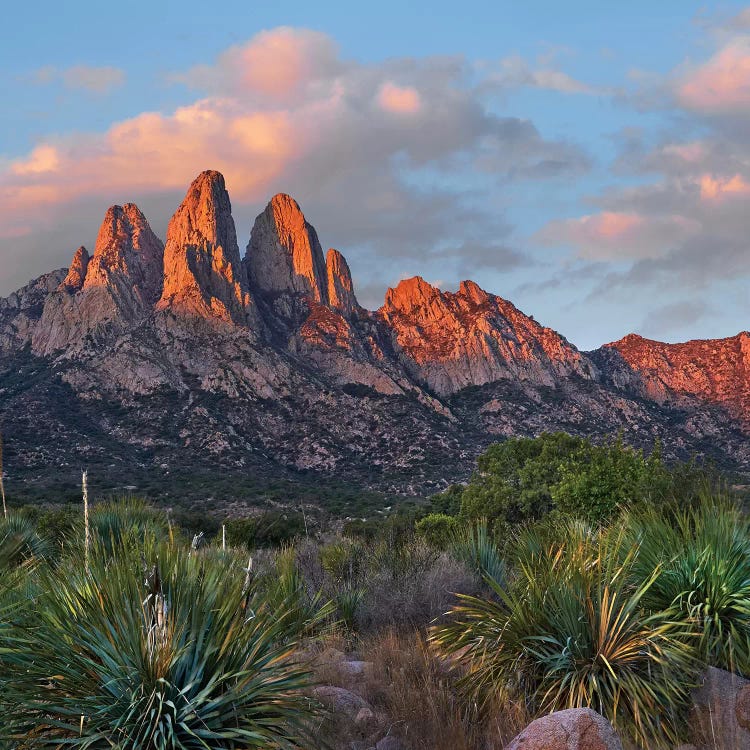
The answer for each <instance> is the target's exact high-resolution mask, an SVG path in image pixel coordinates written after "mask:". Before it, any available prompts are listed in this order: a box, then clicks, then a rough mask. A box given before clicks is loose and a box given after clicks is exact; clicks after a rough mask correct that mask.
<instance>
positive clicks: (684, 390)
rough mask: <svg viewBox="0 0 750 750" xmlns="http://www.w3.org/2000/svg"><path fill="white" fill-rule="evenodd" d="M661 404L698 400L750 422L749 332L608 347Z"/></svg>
mask: <svg viewBox="0 0 750 750" xmlns="http://www.w3.org/2000/svg"><path fill="white" fill-rule="evenodd" d="M603 349H609V350H613V351H616V352H617V353H618V354H619V356H620V357H622V360H623V361H624V362H625V363H626V364H627V366H628V367H629V368H630V369H631V370H632V371H634V372H635V373H636V374H637V375H638V376H639V377H640V378H641V381H642V388H643V390H644V392H645V395H647V396H648V397H649V398H652V399H655V400H657V401H660V402H662V403H663V402H665V401H669V400H672V401H674V400H679V399H680V398H684V397H690V398H698V399H700V400H702V401H708V402H711V403H715V404H719V405H721V406H723V407H724V408H726V409H727V411H728V412H729V413H730V414H731V415H732V416H734V417H738V418H740V419H742V420H744V421H748V420H750V333H748V332H747V331H742V332H741V333H738V334H737V335H736V336H731V337H729V338H725V339H705V340H700V339H697V340H693V341H686V342H684V343H679V344H665V343H662V342H660V341H652V340H651V339H646V338H643V337H642V336H638V335H636V334H630V335H629V336H625V338H623V339H620V340H619V341H615V342H613V343H611V344H607V345H606V346H605V347H603Z"/></svg>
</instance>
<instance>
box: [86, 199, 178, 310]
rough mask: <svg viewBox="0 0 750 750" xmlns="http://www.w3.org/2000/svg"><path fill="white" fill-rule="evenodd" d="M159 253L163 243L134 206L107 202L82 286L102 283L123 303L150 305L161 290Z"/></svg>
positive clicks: (161, 250)
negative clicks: (109, 204)
mask: <svg viewBox="0 0 750 750" xmlns="http://www.w3.org/2000/svg"><path fill="white" fill-rule="evenodd" d="M163 256H164V245H163V243H162V241H161V240H160V239H159V238H158V237H157V236H156V235H155V234H154V233H153V231H151V227H150V226H149V224H148V221H146V217H145V216H144V215H143V213H142V211H141V210H140V209H139V208H138V206H136V205H135V204H134V203H126V204H125V205H124V206H111V207H110V208H109V209H108V210H107V213H106V215H105V216H104V221H103V222H102V225H101V227H100V229H99V235H98V236H97V239H96V246H95V248H94V254H93V255H92V256H91V260H90V261H89V262H88V265H87V268H86V273H85V281H84V284H83V289H84V290H88V289H94V288H97V287H105V288H107V289H108V290H109V291H110V292H112V294H113V296H114V298H115V299H116V300H117V301H118V302H122V303H123V304H125V305H126V306H127V307H150V306H152V305H153V304H154V302H156V300H157V299H158V298H159V295H160V293H161V276H162V272H161V270H162V261H163ZM74 262H75V259H74Z"/></svg>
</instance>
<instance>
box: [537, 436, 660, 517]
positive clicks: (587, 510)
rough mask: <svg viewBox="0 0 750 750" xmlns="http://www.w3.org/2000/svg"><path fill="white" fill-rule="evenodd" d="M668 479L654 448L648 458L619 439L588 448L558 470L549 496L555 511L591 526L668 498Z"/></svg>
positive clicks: (576, 454)
mask: <svg viewBox="0 0 750 750" xmlns="http://www.w3.org/2000/svg"><path fill="white" fill-rule="evenodd" d="M670 486H671V476H670V474H669V472H668V471H667V469H666V468H665V467H664V465H663V464H662V462H661V456H660V452H659V450H658V446H657V448H656V449H655V450H654V451H653V452H652V454H651V455H650V456H649V457H645V456H644V455H643V452H642V451H639V450H635V449H634V448H630V447H628V446H626V445H624V444H623V443H622V442H621V441H620V440H619V439H618V440H616V441H614V442H612V443H609V444H607V445H590V446H587V447H586V449H585V450H581V451H578V452H577V453H575V454H573V455H571V456H569V457H568V458H567V460H566V461H565V462H563V464H562V465H561V466H560V471H559V478H558V481H557V482H556V483H555V484H554V485H553V486H552V487H551V490H550V494H551V496H552V501H553V503H554V505H555V507H556V508H557V510H559V511H561V512H562V513H568V514H570V515H572V516H576V517H578V518H583V519H585V520H587V521H589V522H591V523H601V522H604V521H608V520H609V519H611V518H613V517H614V516H615V515H616V514H617V513H618V512H620V511H621V510H622V509H623V508H627V507H633V506H634V505H637V504H643V503H654V502H656V503H659V502H661V501H663V500H664V499H665V498H666V497H667V495H668V494H669V490H670Z"/></svg>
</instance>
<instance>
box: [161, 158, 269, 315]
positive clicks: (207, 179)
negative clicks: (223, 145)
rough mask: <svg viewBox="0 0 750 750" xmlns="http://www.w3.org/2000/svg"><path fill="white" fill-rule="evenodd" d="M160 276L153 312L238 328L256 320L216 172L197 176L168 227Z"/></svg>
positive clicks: (221, 180) (228, 205)
mask: <svg viewBox="0 0 750 750" xmlns="http://www.w3.org/2000/svg"><path fill="white" fill-rule="evenodd" d="M158 273H159V275H160V274H161V268H160V269H159V271H158ZM163 273H164V282H163V291H161V294H160V296H161V299H159V302H158V305H157V309H159V310H169V311H171V312H172V313H174V314H177V315H188V316H195V317H198V318H208V319H216V320H219V321H222V322H224V323H234V324H237V325H245V324H246V323H248V321H249V320H253V321H254V320H255V318H254V310H253V308H252V301H251V299H250V294H249V293H248V288H247V276H246V273H245V269H244V267H243V265H242V263H241V261H240V250H239V246H238V245H237V233H236V231H235V227H234V219H233V218H232V206H231V203H230V202H229V193H227V191H226V187H225V186H224V177H223V176H222V175H221V174H219V172H214V171H207V172H203V173H201V174H200V175H199V176H198V177H197V178H196V179H195V180H194V182H193V184H192V185H191V186H190V188H189V189H188V192H187V195H186V196H185V200H184V201H183V202H182V204H181V205H180V207H179V208H178V209H177V211H176V212H175V214H174V216H173V217H172V220H171V221H170V222H169V227H168V229H167V242H166V245H165V248H164V263H163Z"/></svg>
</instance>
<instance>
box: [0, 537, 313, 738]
mask: <svg viewBox="0 0 750 750" xmlns="http://www.w3.org/2000/svg"><path fill="white" fill-rule="evenodd" d="M96 544H97V542H96V541H95V545H96ZM99 544H101V542H99ZM44 583H45V587H44V588H45V593H44V594H43V595H42V596H41V597H40V599H39V600H38V614H37V618H36V622H35V624H34V625H33V626H32V627H31V628H29V629H28V630H27V631H25V632H23V633H21V636H22V637H23V638H24V639H25V643H23V644H21V647H20V648H15V649H13V650H12V652H11V653H10V654H7V655H6V656H5V665H4V666H5V667H6V668H5V670H4V673H3V675H2V677H0V700H2V701H3V702H5V703H6V705H11V706H13V713H14V715H15V716H16V717H17V718H18V724H17V726H15V727H14V728H13V730H12V732H13V738H12V739H13V741H14V742H17V743H18V746H19V747H24V746H26V744H24V743H33V745H34V746H40V747H41V746H50V747H60V746H61V745H66V746H70V747H77V748H92V749H93V748H123V749H124V748H136V747H137V748H143V750H172V749H173V748H174V749H176V748H180V749H184V750H188V749H192V748H204V750H205V749H207V748H295V747H299V746H300V744H299V742H300V737H302V736H303V735H304V732H303V729H304V724H305V721H306V719H308V718H309V716H310V713H311V708H310V706H309V704H308V701H307V700H306V699H305V698H304V697H303V694H302V690H303V689H304V688H305V686H306V684H307V672H306V669H305V668H304V667H303V666H301V665H299V664H297V663H295V661H294V659H293V657H292V646H293V640H292V639H290V633H289V631H288V628H287V626H286V625H285V623H286V622H288V618H287V616H286V614H287V613H286V608H287V607H288V606H290V605H289V603H287V602H280V603H277V604H276V606H274V607H273V608H272V607H271V606H269V603H268V601H267V600H266V598H264V596H263V595H261V594H259V593H258V592H257V591H255V590H253V588H252V586H250V587H248V585H247V576H246V574H245V571H244V570H242V569H238V566H236V565H235V564H234V562H233V561H232V560H231V559H227V560H225V561H223V562H222V561H221V560H220V559H219V558H218V557H212V558H204V557H203V556H201V555H198V554H194V553H192V554H191V552H190V551H189V550H187V549H183V548H180V547H175V546H172V545H168V544H165V543H149V544H147V545H146V546H145V548H143V549H142V550H141V551H140V552H139V553H134V552H133V551H132V550H130V549H129V548H121V549H119V550H118V553H117V555H116V556H115V557H114V558H111V557H109V556H108V555H107V554H104V553H101V552H100V553H95V554H92V556H91V560H90V564H89V566H88V570H86V569H85V568H83V567H82V566H80V565H74V564H70V563H66V564H63V565H62V566H61V567H60V568H59V570H58V571H53V572H49V573H48V575H47V579H46V580H45V581H44Z"/></svg>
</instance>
